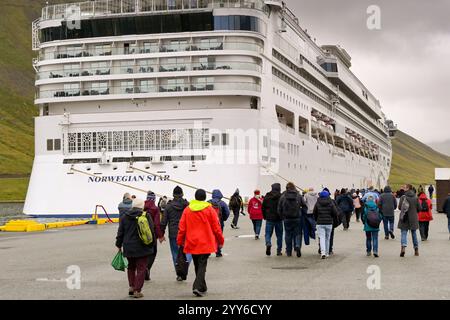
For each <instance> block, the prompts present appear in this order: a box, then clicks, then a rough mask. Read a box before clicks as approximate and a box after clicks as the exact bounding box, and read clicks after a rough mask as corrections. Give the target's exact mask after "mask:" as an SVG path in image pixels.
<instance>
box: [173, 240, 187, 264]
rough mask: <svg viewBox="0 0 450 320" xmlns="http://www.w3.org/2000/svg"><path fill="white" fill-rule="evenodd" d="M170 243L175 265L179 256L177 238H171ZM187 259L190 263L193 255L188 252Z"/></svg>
mask: <svg viewBox="0 0 450 320" xmlns="http://www.w3.org/2000/svg"><path fill="white" fill-rule="evenodd" d="M169 244H170V252H171V253H172V260H173V265H174V266H175V265H176V264H177V257H178V245H177V238H169ZM186 259H187V261H188V262H189V263H191V261H192V256H191V255H190V254H189V253H188V254H186Z"/></svg>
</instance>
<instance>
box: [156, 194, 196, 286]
mask: <svg viewBox="0 0 450 320" xmlns="http://www.w3.org/2000/svg"><path fill="white" fill-rule="evenodd" d="M183 195H184V194H183V189H182V188H181V187H180V186H176V187H175V188H174V189H173V200H171V201H169V202H168V203H167V206H166V209H165V210H164V213H163V215H162V220H161V231H162V234H163V235H164V234H165V231H166V228H167V227H168V228H169V245H170V252H171V254H172V260H173V265H174V266H175V267H176V263H177V257H178V245H177V235H178V225H179V224H180V219H181V216H182V215H183V211H184V209H186V207H187V206H188V205H189V202H188V201H187V200H186V199H184V198H183ZM186 258H187V262H188V263H190V262H191V261H192V257H191V255H187V256H186ZM175 271H176V270H175ZM183 280H185V279H183V278H182V277H181V276H177V281H183Z"/></svg>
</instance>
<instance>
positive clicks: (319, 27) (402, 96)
mask: <svg viewBox="0 0 450 320" xmlns="http://www.w3.org/2000/svg"><path fill="white" fill-rule="evenodd" d="M285 2H286V3H287V5H288V7H289V8H291V10H292V11H294V13H295V14H296V15H297V16H298V18H299V19H300V25H301V26H302V27H303V28H304V29H308V33H309V34H310V35H311V36H312V37H313V38H317V43H318V44H319V45H323V44H339V45H341V46H342V47H343V48H345V49H346V50H347V51H348V53H349V54H350V55H351V56H352V68H351V70H352V71H353V72H354V73H355V74H356V75H357V76H358V78H360V79H361V80H362V82H363V83H364V84H365V85H366V86H367V87H368V89H369V90H370V91H371V92H372V93H373V94H374V95H375V96H376V97H377V98H378V99H379V100H380V102H381V105H382V107H383V111H384V112H385V113H386V115H387V116H388V117H389V118H391V119H392V120H394V121H395V122H396V123H397V124H398V126H399V129H400V130H403V131H405V132H406V133H408V134H410V135H412V136H414V137H415V138H417V139H419V140H421V141H423V142H426V143H428V142H435V141H443V140H448V139H450V18H449V16H448V15H449V12H450V1H449V0H432V1H430V0H285ZM370 5H377V6H379V7H380V9H381V30H369V29H368V28H367V19H368V18H369V14H367V8H368V7H369V6H370Z"/></svg>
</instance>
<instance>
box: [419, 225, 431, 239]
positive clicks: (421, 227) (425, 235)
mask: <svg viewBox="0 0 450 320" xmlns="http://www.w3.org/2000/svg"><path fill="white" fill-rule="evenodd" d="M429 229H430V221H419V231H420V238H421V239H422V240H427V239H428V230H429Z"/></svg>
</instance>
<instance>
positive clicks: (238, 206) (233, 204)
mask: <svg viewBox="0 0 450 320" xmlns="http://www.w3.org/2000/svg"><path fill="white" fill-rule="evenodd" d="M229 208H230V210H231V211H233V222H232V223H231V228H233V229H239V227H238V226H237V224H238V221H239V211H240V212H241V214H242V215H243V216H245V213H244V200H242V197H241V196H240V195H239V189H236V191H235V192H234V193H233V195H232V196H231V198H230V203H229Z"/></svg>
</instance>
